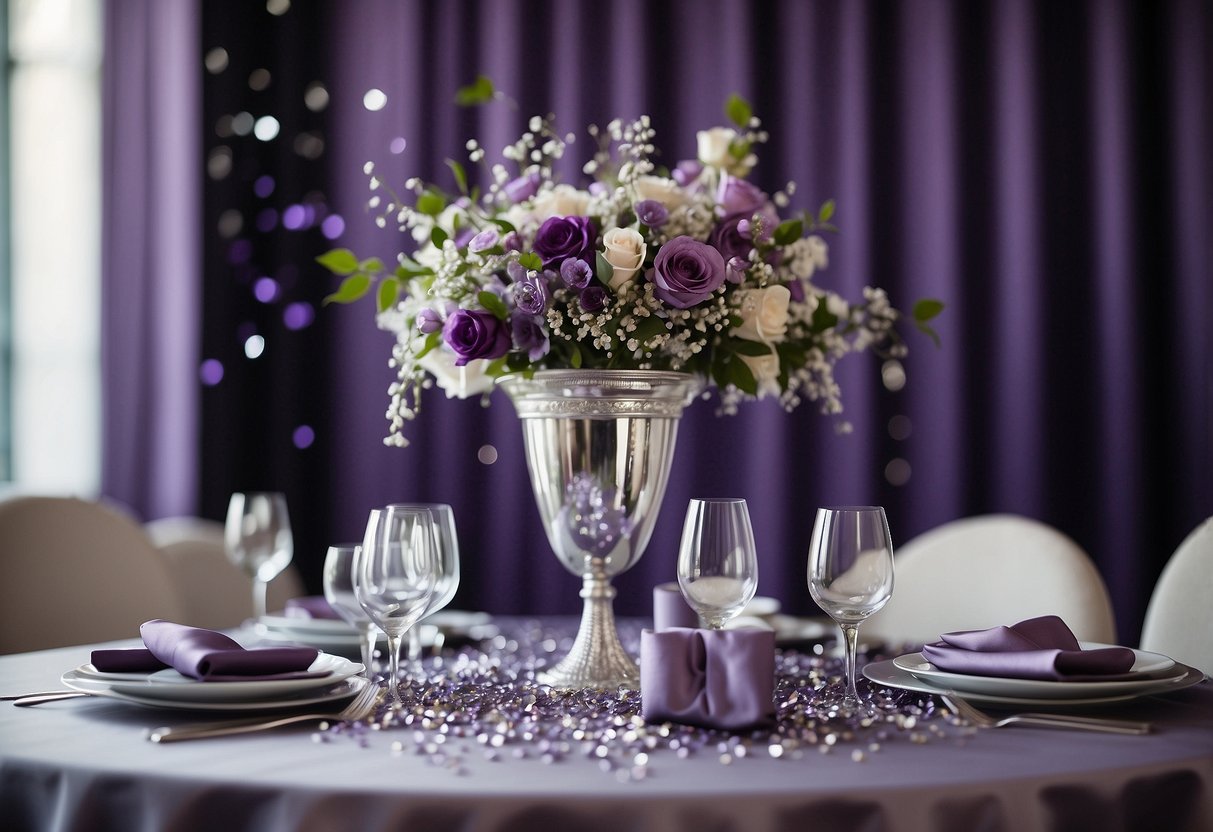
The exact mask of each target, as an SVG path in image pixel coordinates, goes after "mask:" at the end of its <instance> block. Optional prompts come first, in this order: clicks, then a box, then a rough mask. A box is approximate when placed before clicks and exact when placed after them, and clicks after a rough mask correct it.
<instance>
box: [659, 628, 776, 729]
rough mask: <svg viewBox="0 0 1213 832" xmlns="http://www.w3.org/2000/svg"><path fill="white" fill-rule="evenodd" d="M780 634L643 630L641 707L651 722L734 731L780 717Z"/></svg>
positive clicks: (680, 629) (746, 631) (750, 631)
mask: <svg viewBox="0 0 1213 832" xmlns="http://www.w3.org/2000/svg"><path fill="white" fill-rule="evenodd" d="M774 694H775V633H774V632H772V631H770V630H693V629H688V628H682V627H677V628H674V629H670V630H665V631H663V632H653V631H651V630H645V631H643V632H642V633H641V634H640V707H641V713H642V715H643V716H644V719H645V721H646V722H680V723H685V724H687V725H699V726H702V727H705V728H722V729H725V730H729V731H735V730H739V729H743V728H751V727H755V726H759V725H767V724H770V723H771V722H772V721H773V719H774V716H775V705H774Z"/></svg>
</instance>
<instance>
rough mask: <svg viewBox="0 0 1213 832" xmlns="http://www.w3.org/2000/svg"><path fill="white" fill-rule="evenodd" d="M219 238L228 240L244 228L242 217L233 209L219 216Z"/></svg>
mask: <svg viewBox="0 0 1213 832" xmlns="http://www.w3.org/2000/svg"><path fill="white" fill-rule="evenodd" d="M217 227H218V229H219V236H220V237H222V238H223V239H225V240H230V239H231V238H232V237H235V236H236V235H237V234H239V233H240V231H241V229H243V228H244V215H243V214H241V213H240V212H239V211H237V210H236V209H235V208H229V209H227V210H226V211H224V212H223V213H222V214H220V215H219V224H218V226H217Z"/></svg>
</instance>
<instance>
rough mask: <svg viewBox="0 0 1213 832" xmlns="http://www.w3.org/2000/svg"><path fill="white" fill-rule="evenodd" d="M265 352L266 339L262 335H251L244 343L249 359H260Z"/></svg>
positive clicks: (245, 352)
mask: <svg viewBox="0 0 1213 832" xmlns="http://www.w3.org/2000/svg"><path fill="white" fill-rule="evenodd" d="M263 352H265V339H264V338H262V337H261V336H260V335H250V336H249V337H248V338H246V339H245V341H244V354H245V356H246V357H248V358H260V357H261V354H262V353H263Z"/></svg>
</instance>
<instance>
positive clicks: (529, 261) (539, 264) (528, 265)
mask: <svg viewBox="0 0 1213 832" xmlns="http://www.w3.org/2000/svg"><path fill="white" fill-rule="evenodd" d="M518 265H520V266H522V268H524V269H527V270H529V271H532V272H541V271H543V258H541V257H540V256H539V255H538V254H536V253H535V252H533V251H528V252H527V253H526V254H524V255H522V256H521V257H519V258H518Z"/></svg>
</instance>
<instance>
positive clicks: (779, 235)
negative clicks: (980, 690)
mask: <svg viewBox="0 0 1213 832" xmlns="http://www.w3.org/2000/svg"><path fill="white" fill-rule="evenodd" d="M803 236H804V223H803V222H802V221H801V220H784V221H783V222H781V223H780V224H779V225H778V226H777V227H776V228H775V235H774V238H775V245H777V246H786V245H791V244H792V243H794V242H796V241H797V240H799V239H800V238H801V237H803Z"/></svg>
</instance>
